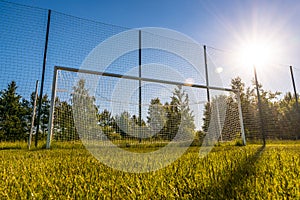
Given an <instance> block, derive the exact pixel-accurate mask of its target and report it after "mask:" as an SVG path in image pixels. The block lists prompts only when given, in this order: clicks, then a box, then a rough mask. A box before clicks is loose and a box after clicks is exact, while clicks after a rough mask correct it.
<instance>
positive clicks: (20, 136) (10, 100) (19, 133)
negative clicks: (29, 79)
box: [0, 81, 28, 141]
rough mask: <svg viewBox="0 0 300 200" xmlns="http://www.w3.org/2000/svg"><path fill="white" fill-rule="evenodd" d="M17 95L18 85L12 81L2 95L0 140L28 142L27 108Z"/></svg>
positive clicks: (0, 99) (0, 102) (0, 100)
mask: <svg viewBox="0 0 300 200" xmlns="http://www.w3.org/2000/svg"><path fill="white" fill-rule="evenodd" d="M21 98H22V97H21V96H20V95H19V94H17V84H16V82H14V81H12V82H11V83H10V84H9V85H8V87H7V89H4V90H3V91H1V93H0V137H1V138H0V140H6V141H15V140H26V132H27V131H28V121H27V119H26V117H25V116H26V114H27V111H26V108H25V107H24V106H23V105H22V102H21Z"/></svg>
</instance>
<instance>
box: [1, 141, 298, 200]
mask: <svg viewBox="0 0 300 200" xmlns="http://www.w3.org/2000/svg"><path fill="white" fill-rule="evenodd" d="M54 145H57V146H56V147H55V148H54V149H53V150H51V151H45V150H32V151H28V150H24V149H23V150H22V149H21V150H1V151H0V163H1V169H2V170H0V177H1V181H0V196H1V198H2V199H297V198H299V194H300V180H299V175H300V154H299V151H298V150H299V148H300V146H299V142H298V143H294V144H292V143H291V144H275V145H267V146H266V148H265V149H263V148H262V147H261V146H259V145H250V146H247V147H232V146H222V147H215V148H214V149H213V150H212V151H211V152H210V153H209V154H208V155H207V156H205V157H204V158H200V157H199V154H198V153H199V149H198V148H195V147H194V148H190V149H189V151H188V152H187V153H186V154H185V155H183V156H182V157H181V158H179V159H178V160H177V161H176V162H174V163H172V164H171V165H169V166H167V167H166V168H163V169H161V170H158V171H155V172H149V173H144V174H132V173H126V172H121V171H118V170H114V169H112V168H110V167H107V166H105V165H103V164H102V163H100V162H99V161H97V160H96V159H95V158H94V157H92V155H91V154H90V153H89V152H88V151H86V150H85V149H84V148H82V145H78V147H77V148H74V145H73V144H72V145H70V144H69V143H62V144H61V145H58V144H56V143H55V144H54ZM141 152H142V150H141Z"/></svg>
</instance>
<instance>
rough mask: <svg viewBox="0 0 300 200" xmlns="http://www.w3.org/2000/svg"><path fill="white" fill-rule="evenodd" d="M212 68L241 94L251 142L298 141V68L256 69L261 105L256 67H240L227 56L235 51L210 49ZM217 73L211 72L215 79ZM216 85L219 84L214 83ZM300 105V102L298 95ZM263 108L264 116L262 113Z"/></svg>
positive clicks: (281, 66) (272, 65)
mask: <svg viewBox="0 0 300 200" xmlns="http://www.w3.org/2000/svg"><path fill="white" fill-rule="evenodd" d="M208 55H209V56H208V58H209V65H210V66H209V67H210V68H215V72H218V73H221V74H223V75H222V76H221V77H222V78H223V79H222V81H223V84H224V85H225V86H227V87H232V88H235V89H238V90H239V91H240V95H241V96H240V97H241V105H242V111H243V121H244V127H245V133H246V137H247V140H248V141H255V142H259V141H260V142H262V141H263V140H296V139H299V134H300V130H299V125H300V124H299V123H300V118H299V116H298V112H299V111H298V109H297V103H296V95H295V91H294V87H293V83H292V73H291V72H293V76H294V80H295V86H296V87H295V89H296V91H297V88H299V80H297V78H298V77H299V75H300V74H299V69H298V68H296V67H292V71H291V70H290V66H288V65H279V64H268V65H267V66H262V67H259V68H256V71H257V77H258V83H259V84H258V88H259V95H260V100H261V102H260V105H259V102H258V96H257V90H256V87H257V86H256V84H255V81H254V69H253V67H252V66H251V67H246V66H241V65H239V64H237V63H235V62H234V61H233V60H230V59H228V57H233V56H234V55H235V54H234V52H230V51H225V50H220V49H215V48H212V47H209V48H208ZM213 73H214V72H211V74H210V75H211V76H213ZM211 84H214V85H216V83H211ZM297 96H298V102H299V94H298V95H297ZM259 109H261V111H262V112H261V113H260V112H259Z"/></svg>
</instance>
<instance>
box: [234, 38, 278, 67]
mask: <svg viewBox="0 0 300 200" xmlns="http://www.w3.org/2000/svg"><path fill="white" fill-rule="evenodd" d="M273 57H274V48H273V47H272V45H271V44H270V43H267V42H266V41H263V40H261V41H257V40H254V41H247V42H243V43H242V44H241V45H240V48H239V50H238V55H237V59H238V63H239V64H240V65H242V66H244V67H253V66H255V67H259V68H261V67H266V66H267V65H268V64H270V63H271V62H272V60H273Z"/></svg>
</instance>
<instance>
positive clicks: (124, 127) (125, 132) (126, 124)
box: [116, 111, 132, 138]
mask: <svg viewBox="0 0 300 200" xmlns="http://www.w3.org/2000/svg"><path fill="white" fill-rule="evenodd" d="M131 121H132V120H131V119H130V114H129V112H127V111H124V112H122V113H121V114H120V115H117V116H116V124H117V128H116V131H117V133H119V134H120V135H121V136H122V137H123V138H125V137H128V136H129V134H131V132H132V122H131Z"/></svg>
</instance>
